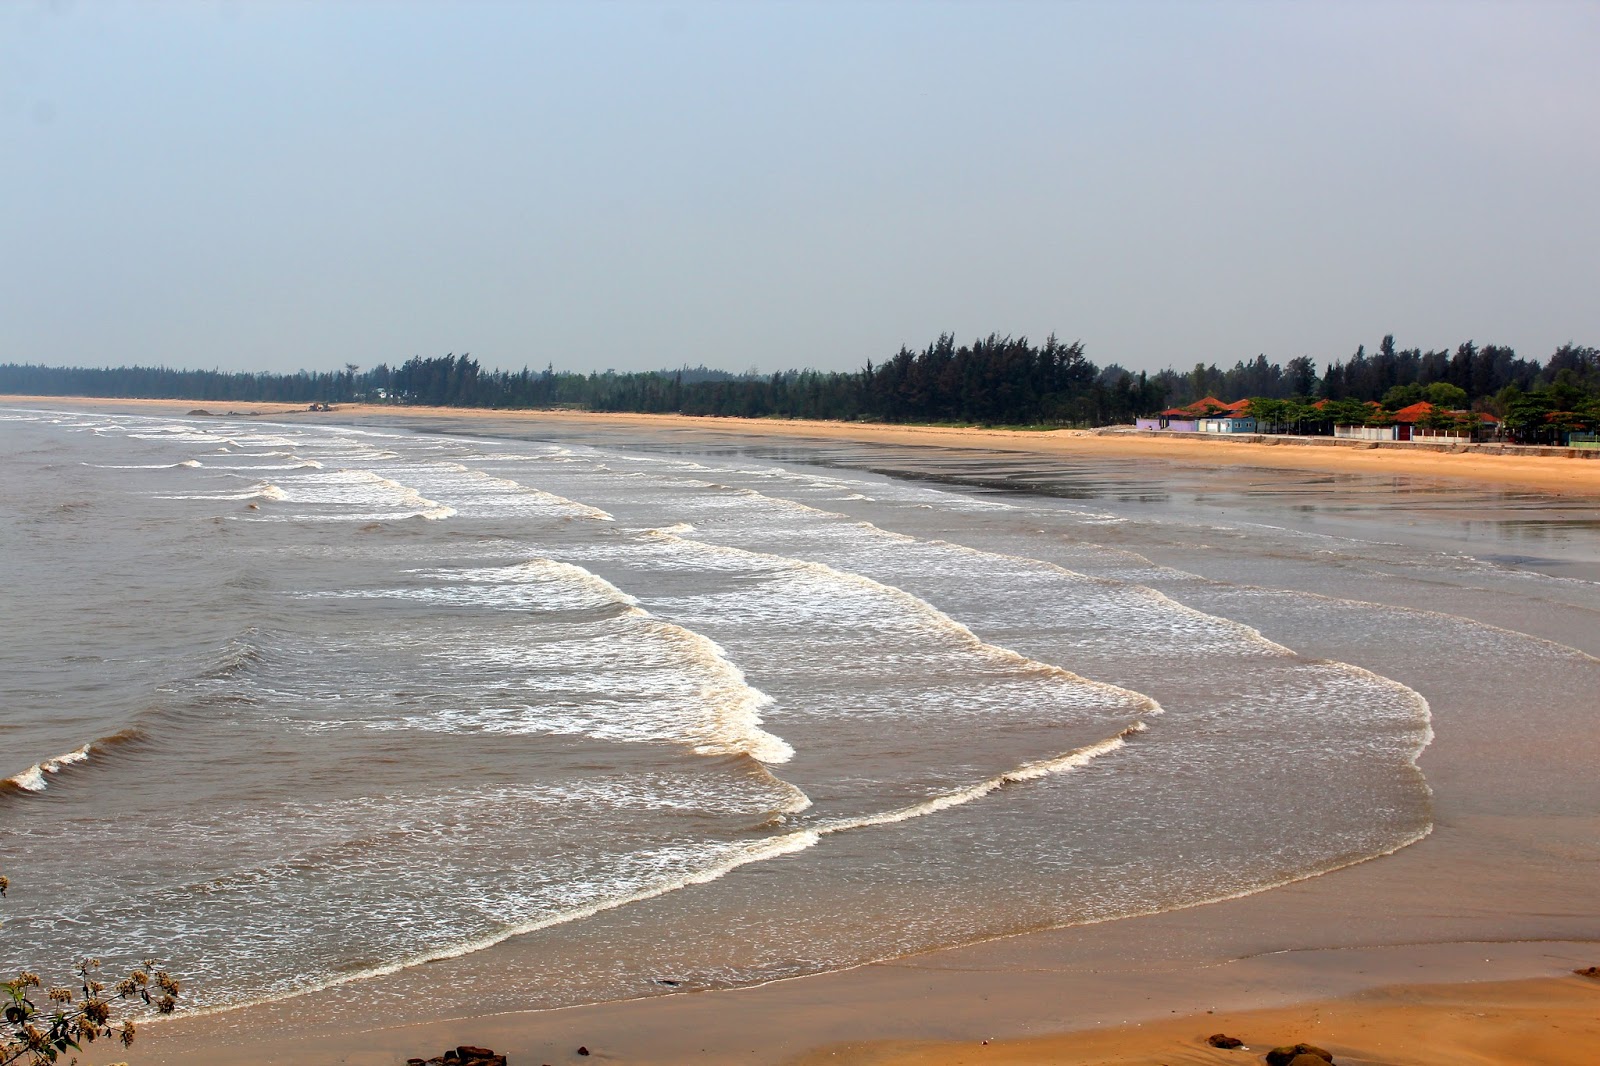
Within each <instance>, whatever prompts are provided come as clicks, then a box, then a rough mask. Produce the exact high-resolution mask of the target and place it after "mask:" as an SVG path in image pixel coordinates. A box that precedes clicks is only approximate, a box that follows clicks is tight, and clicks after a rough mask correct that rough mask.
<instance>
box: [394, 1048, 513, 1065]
mask: <svg viewBox="0 0 1600 1066" xmlns="http://www.w3.org/2000/svg"><path fill="white" fill-rule="evenodd" d="M406 1066H506V1057H505V1056H504V1055H496V1054H495V1053H494V1052H493V1051H491V1050H489V1049H488V1048H486V1047H473V1046H472V1045H470V1044H462V1045H461V1046H460V1047H455V1048H451V1049H450V1050H449V1051H446V1052H445V1053H444V1054H443V1055H435V1056H434V1057H433V1058H431V1059H407V1060H406Z"/></svg>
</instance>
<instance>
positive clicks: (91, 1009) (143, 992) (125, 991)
mask: <svg viewBox="0 0 1600 1066" xmlns="http://www.w3.org/2000/svg"><path fill="white" fill-rule="evenodd" d="M9 887H10V882H9V881H8V880H7V879H6V878H5V876H4V875H0V896H4V895H5V893H6V889H7V888H9ZM180 993H181V989H180V987H179V984H178V982H177V981H176V980H174V979H173V978H172V977H171V976H170V975H169V974H168V973H167V972H166V971H165V970H157V969H156V967H155V963H154V962H151V961H148V960H147V961H146V962H145V964H144V966H143V968H141V969H136V970H133V971H132V972H131V973H129V974H128V976H126V977H124V978H122V979H121V980H119V981H117V982H116V984H115V985H113V986H110V987H108V986H107V985H106V984H105V982H103V981H101V980H100V960H99V959H84V960H83V961H82V962H80V963H79V964H78V966H77V972H76V977H75V979H74V981H73V984H72V985H71V986H59V987H47V986H46V985H45V983H44V980H43V979H42V978H40V977H39V975H38V974H36V973H30V972H26V971H24V972H23V973H20V974H18V975H17V976H16V978H15V979H13V980H10V981H0V1066H49V1064H54V1063H60V1062H63V1061H65V1062H66V1063H69V1064H75V1063H77V1061H78V1059H77V1055H79V1054H82V1053H83V1047H84V1045H85V1044H92V1043H94V1042H95V1041H96V1040H115V1041H119V1042H120V1043H121V1044H122V1046H123V1047H127V1046H129V1045H131V1044H132V1043H133V1038H134V1034H135V1032H136V1026H135V1024H134V1021H133V1019H131V1018H122V1019H120V1020H119V1019H118V1017H117V1013H118V1010H119V1008H122V1007H124V1006H127V1005H132V1004H135V1003H138V1004H143V1005H144V1006H146V1007H148V1008H150V1009H151V1010H154V1011H156V1012H157V1013H160V1014H171V1013H172V1012H173V1011H174V1010H175V1009H177V1005H178V996H179V994H180ZM40 1000H43V1003H41V1002H40ZM63 1056H67V1057H66V1058H65V1060H63ZM114 1066H126V1064H114Z"/></svg>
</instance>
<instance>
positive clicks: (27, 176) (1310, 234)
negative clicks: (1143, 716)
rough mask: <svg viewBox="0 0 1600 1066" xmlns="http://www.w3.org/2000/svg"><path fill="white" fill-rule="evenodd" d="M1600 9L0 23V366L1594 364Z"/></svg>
mask: <svg viewBox="0 0 1600 1066" xmlns="http://www.w3.org/2000/svg"><path fill="white" fill-rule="evenodd" d="M1597 55H1600V3H1592V2H1572V3H1545V4H1541V3H1535V2H1530V0H1523V2H1518V3H1509V2H1507V3H1492V4H1489V3H1473V2H1470V0H1451V2H1448V3H1437V4H1433V3H1420V2H1419V3H1386V4H1367V3H1359V2H1345V0H1341V2H1340V3H1337V4H1335V3H1322V4H1310V3H1290V2H1287V0H1285V2H1281V3H1268V2H1259V0H1258V2H1250V3H1206V2H1182V3H1179V2H1173V3H1157V2H1136V0H1133V2H1128V0H1125V2H1119V3H1091V2H1084V3H1067V2H1061V3H919V4H909V3H905V4H901V3H866V2H862V3H827V2H808V3H796V4H783V3H760V4H757V3H753V2H751V3H719V4H700V3H688V4H671V5H656V4H632V3H598V2H596V3H583V4H560V3H546V4H511V3H486V2H483V3H460V2H457V3H444V2H439V3H399V2H394V3H382V4H379V3H359V2H343V3H334V4H311V3H293V2H288V0H275V2H266V0H260V2H253V3H252V2H234V3H198V2H193V3H156V2H142V3H118V2H114V0H103V2H99V3H33V2H30V0H13V2H10V3H6V4H4V5H0V362H29V363H47V364H51V365H78V366H107V365H122V364H146V365H150V364H162V365H167V366H182V367H194V368H222V369H238V370H275V371H292V370H297V369H302V368H306V369H333V368H337V367H341V366H343V365H344V364H346V363H354V364H356V365H358V366H361V367H370V366H373V365H375V364H377V363H380V362H387V363H389V364H390V365H394V364H397V363H399V362H403V361H404V360H406V359H408V358H410V357H411V356H413V355H423V356H433V355H442V354H444V353H446V352H454V353H457V354H460V353H463V352H470V353H471V354H472V355H473V356H474V357H475V358H476V359H478V361H479V362H480V363H481V364H483V365H485V366H489V367H504V368H509V369H516V368H520V367H522V366H525V365H526V366H533V367H535V368H542V367H543V366H545V365H546V364H554V365H555V366H556V367H557V368H558V369H568V370H580V371H590V370H606V369H616V370H619V371H623V370H638V369H655V368H663V367H677V366H682V365H698V364H705V365H708V366H712V367H719V368H724V369H729V370H746V369H750V368H759V369H762V370H765V371H773V370H778V369H786V368H799V367H816V368H820V369H835V370H843V369H856V368H859V367H860V366H862V365H863V364H864V363H865V362H866V361H867V360H869V359H871V360H873V361H879V360H882V359H884V358H886V357H888V356H890V355H892V354H893V353H894V352H895V351H896V350H897V349H898V348H899V347H900V346H901V345H902V344H904V345H907V346H909V347H912V348H913V349H916V348H921V347H923V346H925V345H926V344H927V343H929V342H930V341H932V340H934V339H935V338H936V337H938V335H939V334H941V333H945V332H949V333H953V334H955V335H956V337H957V339H958V340H963V341H964V340H970V339H972V338H974V337H977V336H982V335H987V334H989V333H1000V334H1011V335H1017V336H1021V335H1025V336H1027V337H1029V338H1031V339H1034V340H1042V339H1043V338H1044V337H1045V336H1046V335H1048V334H1050V333H1052V332H1053V333H1055V334H1057V335H1058V336H1059V337H1061V338H1062V339H1063V340H1068V341H1071V340H1081V341H1082V342H1083V343H1084V345H1085V349H1086V352H1087V354H1088V356H1089V358H1091V359H1092V360H1094V361H1095V362H1096V363H1098V364H1100V365H1102V366H1104V365H1106V364H1110V363H1118V364H1121V365H1123V366H1125V367H1128V368H1130V369H1132V370H1135V371H1137V370H1152V371H1153V370H1156V369H1159V368H1162V367H1165V366H1176V367H1178V368H1180V369H1187V368H1189V367H1192V366H1193V365H1194V364H1195V363H1196V362H1205V363H1211V362H1216V363H1219V364H1222V365H1225V366H1229V365H1232V364H1233V363H1234V362H1235V361H1237V360H1239V359H1251V358H1254V356H1255V355H1256V354H1257V353H1265V354H1266V355H1267V357H1268V358H1269V359H1272V360H1275V361H1282V360H1287V359H1289V358H1293V357H1295V356H1301V355H1309V356H1311V357H1312V358H1314V359H1315V360H1316V361H1317V364H1318V366H1319V368H1320V367H1323V366H1326V365H1327V363H1328V362H1329V361H1330V360H1337V359H1343V358H1346V357H1348V355H1349V354H1350V353H1351V352H1353V351H1354V350H1355V348H1356V346H1357V345H1358V344H1362V343H1364V344H1366V345H1367V346H1368V348H1369V349H1370V348H1372V347H1374V346H1375V345H1376V344H1377V342H1378V341H1379V340H1380V338H1381V337H1382V336H1383V335H1384V334H1385V333H1392V334H1394V335H1395V337H1396V339H1397V342H1398V343H1399V344H1400V346H1401V347H1413V346H1416V347H1422V348H1435V347H1438V348H1444V347H1449V348H1453V347H1454V346H1455V345H1456V344H1458V343H1460V342H1461V341H1464V340H1468V339H1473V340H1476V341H1477V342H1478V343H1480V344H1483V343H1499V344H1508V345H1511V346H1513V347H1515V348H1516V349H1517V351H1518V354H1520V355H1523V356H1527V357H1532V358H1538V359H1541V360H1542V359H1544V358H1545V357H1547V356H1548V355H1549V354H1550V352H1551V351H1553V350H1554V349H1555V348H1556V346H1558V345H1560V344H1562V343H1564V342H1567V341H1576V342H1578V343H1583V344H1590V345H1600V63H1596V62H1595V57H1596V56H1597Z"/></svg>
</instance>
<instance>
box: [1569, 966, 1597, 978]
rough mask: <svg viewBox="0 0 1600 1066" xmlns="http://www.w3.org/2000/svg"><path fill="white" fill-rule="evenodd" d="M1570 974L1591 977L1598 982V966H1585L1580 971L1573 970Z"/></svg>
mask: <svg viewBox="0 0 1600 1066" xmlns="http://www.w3.org/2000/svg"><path fill="white" fill-rule="evenodd" d="M1572 972H1573V973H1575V974H1577V975H1578V976H1579V977H1593V978H1594V979H1595V980H1597V981H1600V966H1585V967H1584V968H1583V969H1581V970H1573V971H1572Z"/></svg>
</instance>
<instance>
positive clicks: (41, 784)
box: [0, 729, 144, 792]
mask: <svg viewBox="0 0 1600 1066" xmlns="http://www.w3.org/2000/svg"><path fill="white" fill-rule="evenodd" d="M143 735H144V734H143V733H142V732H141V731H140V730H138V729H124V730H122V731H120V732H117V733H112V734H111V735H110V736H104V737H101V738H100V739H98V740H91V741H90V742H89V743H87V744H85V745H84V746H83V747H81V748H74V749H73V750H71V751H69V752H67V753H66V754H65V755H57V756H55V757H54V758H50V759H44V760H41V761H40V762H36V763H34V764H33V765H32V766H30V767H28V768H27V769H26V770H23V771H22V772H20V773H16V774H12V775H11V776H10V777H6V778H0V791H9V792H43V791H44V790H45V789H46V788H48V787H49V778H51V777H54V776H55V775H56V774H59V773H61V772H62V771H64V770H66V769H67V768H68V767H70V766H76V765H78V764H79V763H85V762H88V761H89V757H90V755H92V754H94V753H96V752H102V751H106V750H108V749H111V748H116V747H119V746H121V745H123V744H127V743H130V742H132V741H135V740H138V739H140V738H141V737H143Z"/></svg>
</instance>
